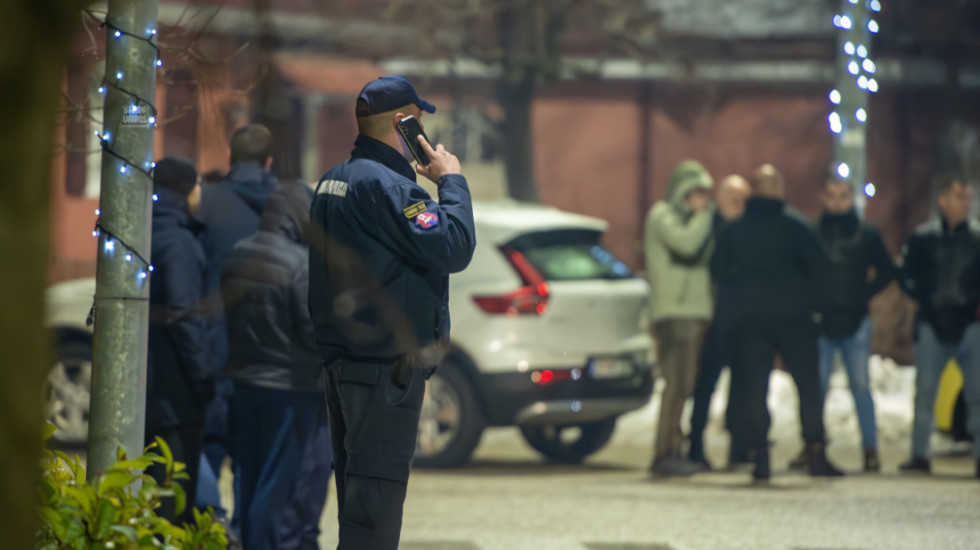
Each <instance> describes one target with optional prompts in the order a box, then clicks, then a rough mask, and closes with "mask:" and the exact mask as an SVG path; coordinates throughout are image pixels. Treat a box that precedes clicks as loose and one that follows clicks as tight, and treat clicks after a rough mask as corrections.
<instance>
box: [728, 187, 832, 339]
mask: <svg viewBox="0 0 980 550" xmlns="http://www.w3.org/2000/svg"><path fill="white" fill-rule="evenodd" d="M827 267H828V260H827V255H826V253H825V252H824V250H823V247H821V246H820V243H819V242H818V241H817V238H816V236H815V235H814V234H813V231H812V230H811V228H810V223H809V222H808V221H807V220H805V219H804V218H803V216H801V215H800V214H798V213H796V212H795V211H793V210H791V209H789V208H787V207H786V205H785V203H783V201H781V200H777V199H770V198H764V197H752V198H750V199H749V200H748V202H747V203H746V205H745V215H744V216H743V217H742V218H741V219H738V220H735V221H733V222H731V223H729V224H728V225H726V226H724V227H723V228H722V230H721V233H720V234H719V236H718V241H717V243H716V247H715V253H714V256H713V257H712V259H711V272H712V274H713V275H714V277H715V279H716V280H717V282H718V285H719V287H720V289H719V296H723V297H724V298H723V300H724V303H723V304H719V312H723V313H724V316H725V319H724V320H720V321H722V322H723V324H725V325H726V326H727V327H729V328H730V327H731V323H738V322H742V321H754V320H772V319H781V318H799V317H801V316H812V315H814V314H815V313H816V312H817V308H818V305H819V300H818V299H817V297H818V281H819V280H820V278H821V277H823V276H824V275H823V274H824V271H825V270H826V269H827Z"/></svg>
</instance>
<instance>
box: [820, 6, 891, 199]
mask: <svg viewBox="0 0 980 550" xmlns="http://www.w3.org/2000/svg"><path fill="white" fill-rule="evenodd" d="M862 1H864V2H865V4H864V5H863V6H861V5H859V2H862ZM841 4H842V9H841V13H838V14H835V15H834V18H833V23H834V27H836V28H837V29H839V32H840V33H841V34H842V35H843V36H844V38H843V39H842V40H843V44H842V45H841V48H842V49H843V54H844V56H845V57H844V63H843V64H842V66H843V68H844V69H845V70H846V71H847V75H848V76H849V77H850V78H849V79H847V78H846V77H845V78H838V87H835V88H834V89H832V90H831V91H830V93H829V94H828V99H829V100H830V103H831V104H832V105H833V109H832V110H831V112H830V114H829V115H828V117H827V120H828V123H829V126H830V131H831V132H832V133H833V134H834V136H835V139H837V140H840V139H842V137H843V135H844V134H846V132H847V130H848V129H849V128H855V127H857V126H859V125H863V124H865V123H866V122H867V121H868V111H867V109H866V108H865V107H866V105H867V97H868V96H869V94H875V93H878V87H879V84H878V80H877V79H876V78H875V73H876V71H877V67H876V65H875V62H874V60H873V59H872V58H871V53H870V42H871V37H872V36H873V35H875V34H877V33H878V31H879V26H878V21H876V20H875V14H877V13H879V12H880V11H881V2H880V1H879V0H847V1H846V2H842V3H841ZM865 7H866V8H867V9H863V8H865ZM845 82H846V86H848V87H849V88H845V87H844V83H845ZM850 86H853V87H850ZM839 88H840V89H839ZM862 164H863V163H862ZM836 171H837V175H839V176H840V177H841V178H844V179H848V178H849V177H851V175H852V169H851V167H850V166H849V165H848V164H847V162H845V161H843V160H839V162H838V164H837V166H836ZM855 175H859V176H863V174H855ZM863 191H864V194H865V195H867V196H868V197H873V196H874V195H875V187H874V184H873V183H871V182H867V183H865V184H864V189H863Z"/></svg>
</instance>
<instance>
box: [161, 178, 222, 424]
mask: <svg viewBox="0 0 980 550" xmlns="http://www.w3.org/2000/svg"><path fill="white" fill-rule="evenodd" d="M156 193H157V196H158V197H159V198H158V200H157V201H156V202H155V203H154V204H153V239H152V246H151V249H150V261H151V262H152V263H153V267H154V271H153V275H152V277H151V281H150V328H149V355H148V358H147V368H146V370H147V383H146V397H147V400H146V402H147V405H146V423H147V426H151V427H171V426H181V425H191V424H200V423H201V422H202V421H203V418H204V409H205V406H206V404H207V402H208V400H209V399H210V398H211V396H212V395H213V393H214V380H213V376H212V373H213V371H211V369H210V368H209V364H208V346H207V342H206V340H205V332H204V319H203V318H202V316H201V315H200V309H199V306H200V301H201V297H202V295H203V288H204V251H203V250H202V249H201V245H200V243H199V242H198V241H197V237H196V236H195V234H194V232H193V230H194V228H195V225H196V224H195V223H194V222H193V221H192V219H191V217H190V215H189V214H188V213H187V199H186V198H185V197H183V196H182V195H180V194H179V193H176V192H174V191H171V190H169V189H163V188H160V189H157V190H156Z"/></svg>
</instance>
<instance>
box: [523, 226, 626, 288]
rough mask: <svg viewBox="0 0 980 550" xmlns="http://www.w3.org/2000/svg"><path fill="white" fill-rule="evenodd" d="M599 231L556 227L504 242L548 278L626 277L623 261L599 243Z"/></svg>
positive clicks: (573, 279) (575, 279)
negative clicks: (556, 228)
mask: <svg viewBox="0 0 980 550" xmlns="http://www.w3.org/2000/svg"><path fill="white" fill-rule="evenodd" d="M601 238H602V233H600V232H599V231H593V230H589V229H560V230H552V231H540V232H536V233H528V234H525V235H521V236H520V237H518V238H516V239H514V240H513V241H511V242H510V243H508V244H507V246H508V247H510V248H513V249H514V250H517V251H518V252H520V253H521V254H523V255H524V257H525V258H527V260H528V261H529V262H530V263H531V265H533V266H534V267H535V269H537V270H538V272H539V273H541V276H542V277H544V278H545V280H548V281H583V280H589V279H629V278H632V277H633V274H632V273H631V272H630V270H629V268H628V267H626V264H624V263H623V262H621V261H619V260H618V259H617V258H616V257H615V256H613V254H612V253H611V252H609V251H608V250H606V249H605V248H604V247H603V246H602V245H601V244H600V242H599V241H600V239H601Z"/></svg>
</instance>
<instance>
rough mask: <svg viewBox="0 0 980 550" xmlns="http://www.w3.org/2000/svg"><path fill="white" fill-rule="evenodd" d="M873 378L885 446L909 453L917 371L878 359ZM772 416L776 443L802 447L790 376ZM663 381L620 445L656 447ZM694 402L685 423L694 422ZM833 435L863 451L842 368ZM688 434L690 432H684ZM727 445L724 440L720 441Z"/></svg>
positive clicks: (722, 404) (836, 381) (837, 375)
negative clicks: (690, 418)
mask: <svg viewBox="0 0 980 550" xmlns="http://www.w3.org/2000/svg"><path fill="white" fill-rule="evenodd" d="M868 368H869V374H870V376H871V387H872V392H871V393H872V398H873V399H874V402H875V409H876V410H875V412H876V417H877V420H878V441H879V445H880V446H881V447H901V448H907V446H908V444H909V438H910V435H911V425H912V411H913V408H912V399H913V396H914V395H915V368H913V367H907V366H900V365H896V364H895V362H894V361H892V360H890V359H884V358H881V357H879V356H873V357H872V358H871V360H870V362H869V365H868ZM729 381H730V378H729V374H728V370H727V369H726V370H725V371H724V372H723V373H722V375H721V378H720V380H719V381H718V387H717V388H716V390H715V394H714V397H712V401H711V413H710V419H709V421H708V429H707V433H706V438H707V443H708V444H709V445H712V444H718V443H726V444H727V438H728V436H727V434H726V433H725V429H724V417H725V408H726V407H727V404H728V385H729ZM769 384H770V385H769V412H770V415H771V417H772V426H771V428H770V432H769V433H770V439H772V440H773V441H775V442H777V443H782V442H786V441H790V442H794V443H795V442H798V441H799V437H800V422H799V394H798V393H797V391H796V385H795V384H794V383H793V379H792V378H791V377H790V376H789V374H787V373H786V372H784V371H779V370H777V371H774V372H773V373H772V377H771V378H770V381H769ZM663 387H664V383H663V381H662V380H659V381H658V382H657V387H656V388H655V390H654V395H653V398H652V399H651V400H650V403H648V404H647V406H645V407H643V408H642V409H640V410H638V411H636V412H633V413H630V414H628V415H624V416H623V417H622V418H620V421H619V425H618V427H617V429H616V434H615V435H614V437H613V443H614V444H620V445H638V446H643V447H648V448H649V447H650V446H651V445H652V443H653V434H654V426H656V423H657V414H658V411H659V410H660V393H661V392H662V391H663ZM690 408H691V403H690V402H688V406H687V409H686V410H685V414H684V418H685V419H687V418H689V417H690ZM824 421H825V423H826V427H827V435H828V437H829V439H830V440H831V441H833V442H834V444H842V445H848V446H852V445H853V446H859V445H860V443H861V432H860V429H859V428H858V422H857V414H856V412H855V410H854V399H853V397H852V396H851V392H850V389H849V388H848V384H847V374H846V373H845V372H844V370H843V367H842V366H841V365H838V368H837V369H836V370H835V371H834V374H833V375H832V376H831V380H830V391H829V392H828V393H827V401H826V404H825V407H824ZM684 429H685V431H687V429H688V427H687V426H685V427H684ZM719 440H724V441H719Z"/></svg>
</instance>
